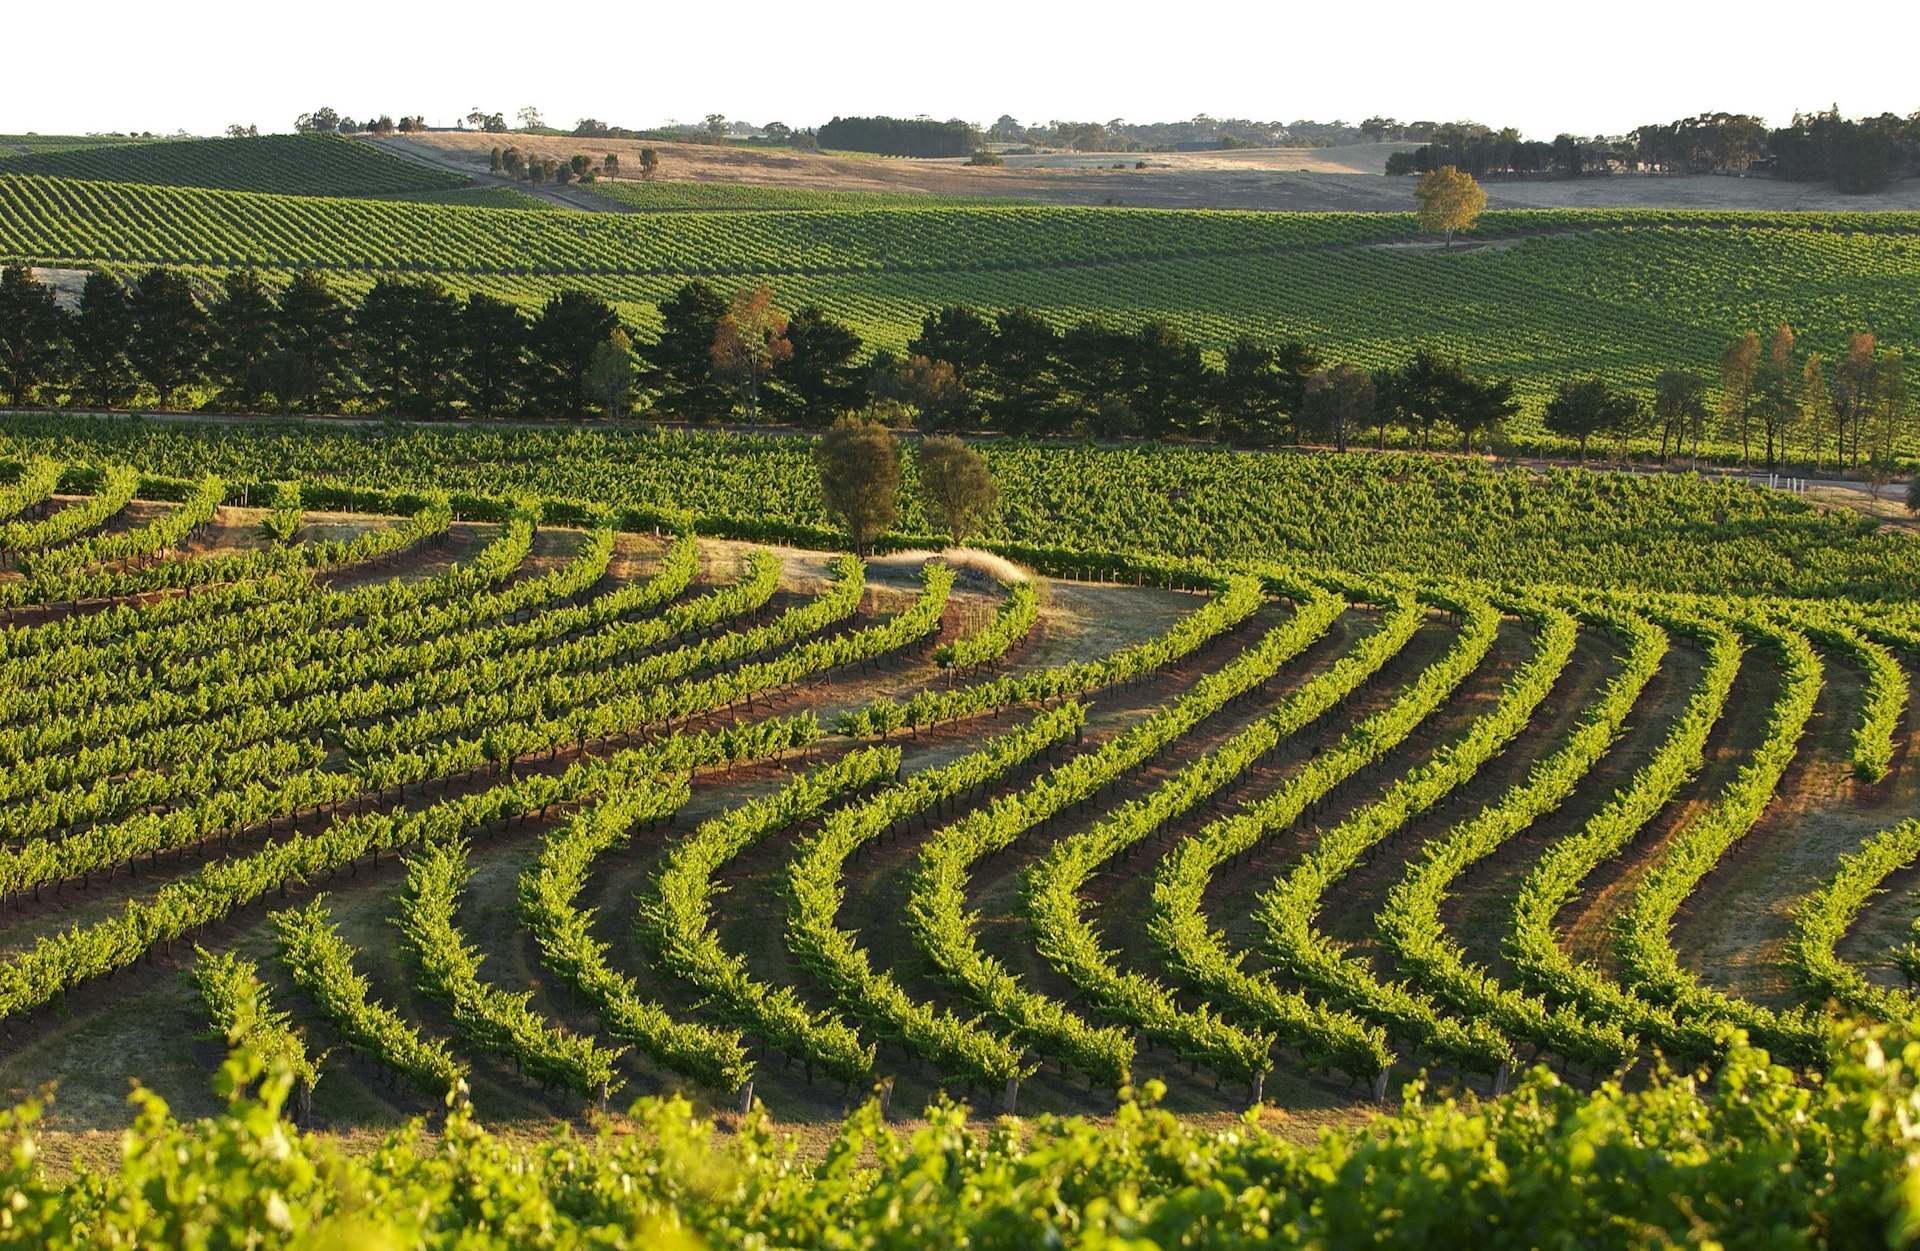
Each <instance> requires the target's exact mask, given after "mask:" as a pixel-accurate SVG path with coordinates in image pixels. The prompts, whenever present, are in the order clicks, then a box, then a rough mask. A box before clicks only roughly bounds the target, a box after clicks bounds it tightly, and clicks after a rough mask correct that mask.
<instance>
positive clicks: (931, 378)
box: [873, 356, 974, 430]
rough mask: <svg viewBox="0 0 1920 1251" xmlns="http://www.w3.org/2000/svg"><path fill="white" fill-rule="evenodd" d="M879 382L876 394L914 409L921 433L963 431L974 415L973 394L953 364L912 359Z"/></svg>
mask: <svg viewBox="0 0 1920 1251" xmlns="http://www.w3.org/2000/svg"><path fill="white" fill-rule="evenodd" d="M876 382H877V383H878V384H879V385H877V386H876V387H874V388H873V390H874V393H875V394H876V395H878V396H881V397H884V398H887V399H893V400H898V401H900V402H901V403H903V404H906V405H908V406H909V407H911V408H912V409H913V411H914V413H915V421H914V424H915V425H916V426H918V427H919V428H920V429H922V430H964V429H966V427H967V424H968V420H969V418H971V417H972V416H973V409H974V403H973V393H972V392H970V391H968V390H967V384H966V383H964V382H962V381H960V375H959V374H958V373H956V372H955V371H954V368H953V365H952V363H951V362H948V361H936V360H930V359H928V358H927V357H925V356H914V357H909V358H908V359H907V360H906V361H905V362H904V363H903V364H901V365H900V366H899V367H898V368H897V369H895V370H894V371H892V372H891V373H882V374H880V375H879V376H878V378H877V379H876Z"/></svg>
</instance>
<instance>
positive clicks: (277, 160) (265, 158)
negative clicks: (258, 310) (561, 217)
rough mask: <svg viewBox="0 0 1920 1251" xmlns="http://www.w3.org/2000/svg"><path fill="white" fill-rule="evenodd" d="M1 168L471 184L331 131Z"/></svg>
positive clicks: (136, 179) (136, 178)
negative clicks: (327, 133) (322, 133)
mask: <svg viewBox="0 0 1920 1251" xmlns="http://www.w3.org/2000/svg"><path fill="white" fill-rule="evenodd" d="M4 142H5V141H4V140H0V143H4ZM0 174H5V175H16V174H37V175H46V176H50V177H54V178H82V179H87V180H90V181H94V182H114V183H141V184H148V185H152V186H160V187H209V188H217V189H220V190H225V191H260V192H272V193H274V194H278V195H297V196H312V195H331V196H378V195H387V194H391V193H393V192H401V191H435V190H453V189H457V188H460V187H467V186H471V185H472V180H471V179H469V178H467V177H466V176H465V175H463V174H455V173H451V172H449V171H447V170H441V169H435V168H433V167H432V166H428V165H420V164H416V163H415V162H413V161H407V160H403V159H401V158H399V157H396V156H392V155H390V154H388V153H385V152H382V151H380V150H379V149H378V148H375V147H373V146H372V145H370V144H365V143H360V142H358V141H356V140H353V139H346V138H342V137H340V136H338V135H256V136H251V137H247V138H240V139H195V140H172V139H166V140H157V141H155V142H152V143H116V144H99V145H90V146H86V147H54V146H35V147H33V148H31V149H30V150H28V151H26V152H24V153H21V154H19V155H9V154H4V153H0Z"/></svg>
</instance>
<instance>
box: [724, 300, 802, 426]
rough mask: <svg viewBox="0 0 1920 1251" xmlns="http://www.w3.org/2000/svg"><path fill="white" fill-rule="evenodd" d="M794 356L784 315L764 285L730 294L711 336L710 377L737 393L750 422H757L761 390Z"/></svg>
mask: <svg viewBox="0 0 1920 1251" xmlns="http://www.w3.org/2000/svg"><path fill="white" fill-rule="evenodd" d="M792 356H793V345H792V344H791V343H789V342H788V341H787V315H786V314H785V313H783V312H781V311H780V310H779V309H778V308H776V307H775V306H774V303H773V291H772V289H771V288H770V287H768V286H767V284H766V283H764V282H763V283H761V284H760V285H759V286H757V287H752V288H748V287H742V288H740V289H739V290H738V291H736V292H734V293H733V299H732V300H731V301H729V302H728V304H727V311H726V313H725V314H724V315H722V317H721V318H720V324H719V326H717V327H716V328H715V329H714V334H713V375H714V377H715V378H717V379H719V380H720V381H721V382H724V383H729V384H731V385H732V386H733V387H734V388H735V389H736V390H737V391H738V393H739V396H740V402H741V404H742V405H743V406H744V407H745V409H746V414H747V420H748V421H749V422H753V421H758V420H759V419H760V389H761V387H762V386H764V385H765V384H766V381H767V379H768V378H769V377H770V376H771V375H772V373H773V370H774V369H775V368H776V367H777V366H779V365H781V364H782V363H784V362H785V361H787V360H789V359H790V358H791V357H792Z"/></svg>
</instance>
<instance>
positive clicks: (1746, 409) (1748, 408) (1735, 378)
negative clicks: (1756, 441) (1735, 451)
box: [1695, 330, 1760, 465]
mask: <svg viewBox="0 0 1920 1251" xmlns="http://www.w3.org/2000/svg"><path fill="white" fill-rule="evenodd" d="M1759 367H1760V336H1759V335H1758V334H1756V333H1754V332H1753V331H1751V330H1749V331H1747V332H1746V333H1745V334H1743V335H1741V336H1740V337H1739V338H1738V339H1735V340H1734V341H1733V342H1731V343H1729V344H1727V346H1726V348H1725V349H1723V350H1722V351H1721V353H1720V420H1721V424H1722V425H1723V426H1724V427H1725V428H1726V430H1727V433H1728V434H1730V435H1732V436H1733V437H1735V438H1737V439H1738V440H1739V442H1740V463H1741V464H1743V465H1744V464H1746V463H1747V462H1748V461H1749V460H1750V459H1751V456H1750V455H1749V453H1750V451H1751V447H1752V441H1753V428H1752V426H1753V383H1754V374H1755V372H1756V371H1757V370H1758V369H1759ZM1695 455H1696V456H1697V455H1698V452H1697V451H1696V453H1695Z"/></svg>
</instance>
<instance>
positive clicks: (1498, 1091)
mask: <svg viewBox="0 0 1920 1251" xmlns="http://www.w3.org/2000/svg"><path fill="white" fill-rule="evenodd" d="M1512 1076H1513V1074H1512V1073H1510V1072H1509V1071H1508V1069H1507V1066H1506V1065H1504V1064H1502V1065H1501V1066H1500V1071H1499V1072H1498V1073H1495V1074H1494V1075H1493V1097H1494V1098H1496V1099H1498V1098H1499V1097H1500V1096H1501V1095H1504V1094H1506V1093H1507V1081H1508V1080H1509V1079H1510V1078H1511V1077H1512Z"/></svg>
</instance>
